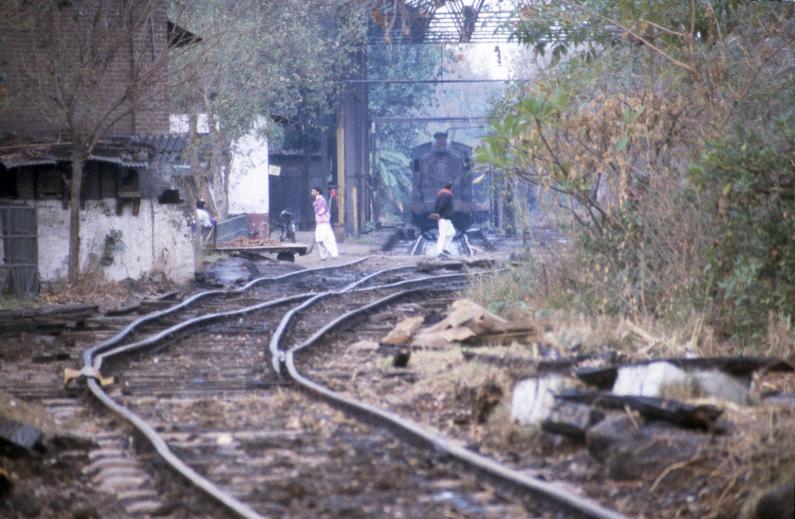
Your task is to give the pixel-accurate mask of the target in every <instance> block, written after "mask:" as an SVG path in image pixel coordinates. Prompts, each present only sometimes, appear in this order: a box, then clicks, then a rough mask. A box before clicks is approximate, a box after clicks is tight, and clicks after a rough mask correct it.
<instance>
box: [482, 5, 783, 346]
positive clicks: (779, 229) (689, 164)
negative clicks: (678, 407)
mask: <svg viewBox="0 0 795 519" xmlns="http://www.w3.org/2000/svg"><path fill="white" fill-rule="evenodd" d="M794 7H795V6H793V5H782V3H779V2H738V1H732V0H726V1H715V0H712V1H706V0H696V1H695V2H681V1H676V0H659V1H654V2H636V1H630V0H561V1H560V2H540V3H535V4H534V5H533V6H530V7H528V6H525V7H523V8H521V10H520V12H521V14H522V17H523V19H522V22H521V23H520V24H519V25H518V26H517V27H516V28H515V37H516V38H518V39H519V40H520V41H523V42H524V43H526V44H528V45H531V46H533V48H534V49H535V50H536V52H537V53H538V54H546V53H549V52H551V53H552V59H551V65H550V68H549V69H548V70H547V72H546V74H544V75H543V76H541V77H540V78H539V80H538V81H536V82H535V83H534V84H532V85H525V86H519V87H517V88H515V89H514V90H513V91H512V92H511V93H510V94H509V95H508V96H506V98H505V99H503V100H502V101H501V102H500V103H497V104H496V105H495V107H494V109H493V118H492V120H491V126H492V133H491V135H490V136H489V137H488V138H486V139H485V142H484V144H483V145H482V146H481V147H480V148H479V149H478V150H477V151H476V157H477V160H478V161H479V162H482V163H487V164H490V165H492V166H494V167H496V168H498V169H500V170H501V171H503V172H504V173H505V174H508V175H511V176H513V177H514V178H516V179H520V180H524V181H528V182H531V183H533V184H536V185H538V186H540V187H541V189H542V191H543V190H546V191H548V192H552V193H554V194H555V200H556V201H557V202H558V203H557V204H556V209H558V210H560V209H562V210H564V211H565V212H566V213H567V214H568V216H570V218H571V219H570V220H569V221H570V223H571V224H572V226H571V228H572V229H573V230H574V232H573V235H572V238H573V241H572V248H571V250H570V251H569V254H570V255H571V256H570V260H571V262H570V263H569V262H565V261H564V262H562V263H561V265H560V271H559V272H558V276H557V279H558V281H557V283H558V289H559V291H558V294H559V296H554V295H553V296H551V297H550V298H549V299H551V300H557V301H558V303H559V304H565V305H574V306H575V307H577V308H578V309H580V310H587V311H597V312H606V313H611V314H613V313H615V314H631V315H638V314H645V315H652V316H655V317H663V318H666V319H680V320H681V321H683V322H688V321H689V320H691V319H692V316H693V315H694V314H702V315H704V317H705V322H706V323H707V324H708V325H711V326H713V327H714V328H715V330H716V331H717V332H718V334H719V336H720V337H721V338H724V339H725V338H732V339H733V340H734V341H735V342H736V343H745V344H750V343H752V342H753V341H755V340H756V339H757V338H759V337H761V336H764V335H766V327H767V326H768V323H769V322H772V321H770V320H769V316H771V315H774V316H778V318H779V319H784V320H786V319H788V316H792V315H793V314H795V274H794V272H795V214H794V213H795V162H793V160H792V157H793V156H795V144H793V142H794V140H795V139H794V137H793V135H794V134H793V128H795V108H794V107H795V103H794V102H793V100H795V70H793V69H792V67H791V63H792V60H793V59H795V51H794V50H793V49H795V41H793V35H792V32H791V30H790V29H788V27H791V19H792V15H793V14H795V9H794ZM563 57H567V59H565V60H564V59H563ZM577 58H585V59H577ZM542 198H543V197H542Z"/></svg>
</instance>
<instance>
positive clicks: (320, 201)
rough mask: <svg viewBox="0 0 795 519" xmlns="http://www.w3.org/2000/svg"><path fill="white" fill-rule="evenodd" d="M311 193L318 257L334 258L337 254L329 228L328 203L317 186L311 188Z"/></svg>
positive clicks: (335, 241) (323, 258) (335, 240)
mask: <svg viewBox="0 0 795 519" xmlns="http://www.w3.org/2000/svg"><path fill="white" fill-rule="evenodd" d="M311 195H312V199H313V202H312V206H313V207H314V209H315V243H316V244H317V250H318V252H319V253H320V259H321V260H322V261H325V260H326V259H327V258H328V257H329V255H330V256H331V257H332V258H336V257H337V256H338V255H339V254H338V252H337V239H336V238H335V237H334V231H333V230H332V229H331V212H330V211H329V208H328V204H327V203H326V200H325V199H324V198H323V195H322V194H321V193H320V188H319V187H318V186H315V187H313V188H312V191H311Z"/></svg>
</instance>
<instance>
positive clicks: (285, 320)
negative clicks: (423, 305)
mask: <svg viewBox="0 0 795 519" xmlns="http://www.w3.org/2000/svg"><path fill="white" fill-rule="evenodd" d="M468 275H470V274H445V275H442V276H424V277H421V278H417V279H407V280H404V281H398V282H396V283H390V284H387V285H376V286H373V287H367V288H362V289H359V290H356V291H355V292H365V291H369V290H382V289H388V288H398V287H403V286H406V285H411V284H416V283H426V282H427V281H429V280H431V279H436V280H447V279H455V278H465V277H466V276H468ZM371 276H372V275H371ZM366 280H367V278H364V279H362V280H360V281H357V282H354V283H351V284H350V285H348V286H347V287H345V288H343V289H340V290H329V291H327V292H321V293H319V294H315V295H314V296H312V297H310V298H309V299H307V300H306V301H304V302H303V303H301V304H300V305H297V306H294V307H293V308H291V309H290V310H289V311H288V312H287V313H286V314H284V317H282V320H281V321H280V322H279V326H278V327H277V328H276V330H275V331H274V332H273V335H272V336H271V341H270V344H269V345H268V349H269V350H270V354H271V366H272V367H273V371H275V372H276V373H277V374H279V375H281V374H282V364H283V363H284V359H285V356H284V350H282V349H280V348H279V345H280V342H281V340H282V337H283V336H284V335H285V333H286V331H287V327H288V326H289V325H290V322H291V321H292V320H293V318H294V317H295V316H296V315H298V313H299V312H301V311H303V310H306V309H307V308H309V307H310V306H312V305H314V304H315V303H317V302H318V301H320V300H321V299H325V298H327V297H330V296H333V295H338V294H342V293H346V292H351V291H354V290H353V289H354V288H355V287H356V286H358V285H359V284H362V283H363V282H364V281H366Z"/></svg>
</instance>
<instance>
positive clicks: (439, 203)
mask: <svg viewBox="0 0 795 519" xmlns="http://www.w3.org/2000/svg"><path fill="white" fill-rule="evenodd" d="M434 213H436V214H438V215H439V239H438V240H437V241H436V254H437V255H438V256H442V255H446V254H449V252H448V251H447V249H449V248H450V244H451V243H453V237H454V236H455V227H453V184H450V183H447V184H445V185H444V188H443V189H442V190H441V191H439V193H438V194H437V195H436V206H435V207H434Z"/></svg>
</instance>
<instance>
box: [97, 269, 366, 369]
mask: <svg viewBox="0 0 795 519" xmlns="http://www.w3.org/2000/svg"><path fill="white" fill-rule="evenodd" d="M370 258H371V256H365V257H364V258H360V259H358V260H355V261H351V262H349V263H343V264H342V265H333V266H328V267H319V268H313V269H304V270H298V271H295V272H289V273H287V274H283V275H281V276H272V277H266V276H263V277H260V278H257V279H253V280H251V281H249V282H248V283H246V284H245V285H243V286H241V287H239V288H234V289H226V290H220V289H219V290H205V291H204V292H199V293H197V294H194V295H192V296H190V297H188V298H186V299H184V300H182V301H180V302H179V303H177V304H175V305H172V306H169V307H168V308H164V309H162V310H156V311H154V312H150V313H148V314H146V315H144V316H142V317H139V318H138V319H136V320H135V321H133V322H131V323H130V324H128V325H127V326H125V327H124V328H122V329H121V330H120V331H119V332H117V333H116V334H115V335H113V336H112V337H110V338H108V339H106V340H104V341H102V342H100V343H99V344H96V345H94V346H92V347H90V348H88V349H87V350H85V351H84V352H83V365H84V366H85V367H87V368H90V367H91V365H92V362H93V357H94V355H96V354H98V353H100V352H102V351H105V350H107V349H109V348H111V347H113V346H115V345H116V344H118V343H119V342H121V341H122V340H123V339H124V338H125V337H127V336H128V335H129V334H130V333H132V332H133V331H134V330H135V329H136V328H138V327H139V326H141V325H142V324H144V323H147V322H149V321H153V320H155V319H159V318H160V317H164V316H166V315H170V314H172V313H174V312H176V311H178V310H181V309H183V308H186V307H188V306H190V305H192V304H193V303H195V302H196V301H198V300H199V299H203V298H205V297H209V296H214V295H234V294H240V293H242V292H244V291H246V290H248V289H249V288H251V287H253V286H254V285H257V284H259V283H264V282H271V281H281V280H284V279H288V278H291V277H294V276H298V275H303V274H312V273H317V272H320V271H324V270H333V269H338V268H344V267H350V266H352V265H356V264H359V263H362V262H364V261H366V260H368V259H370Z"/></svg>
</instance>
